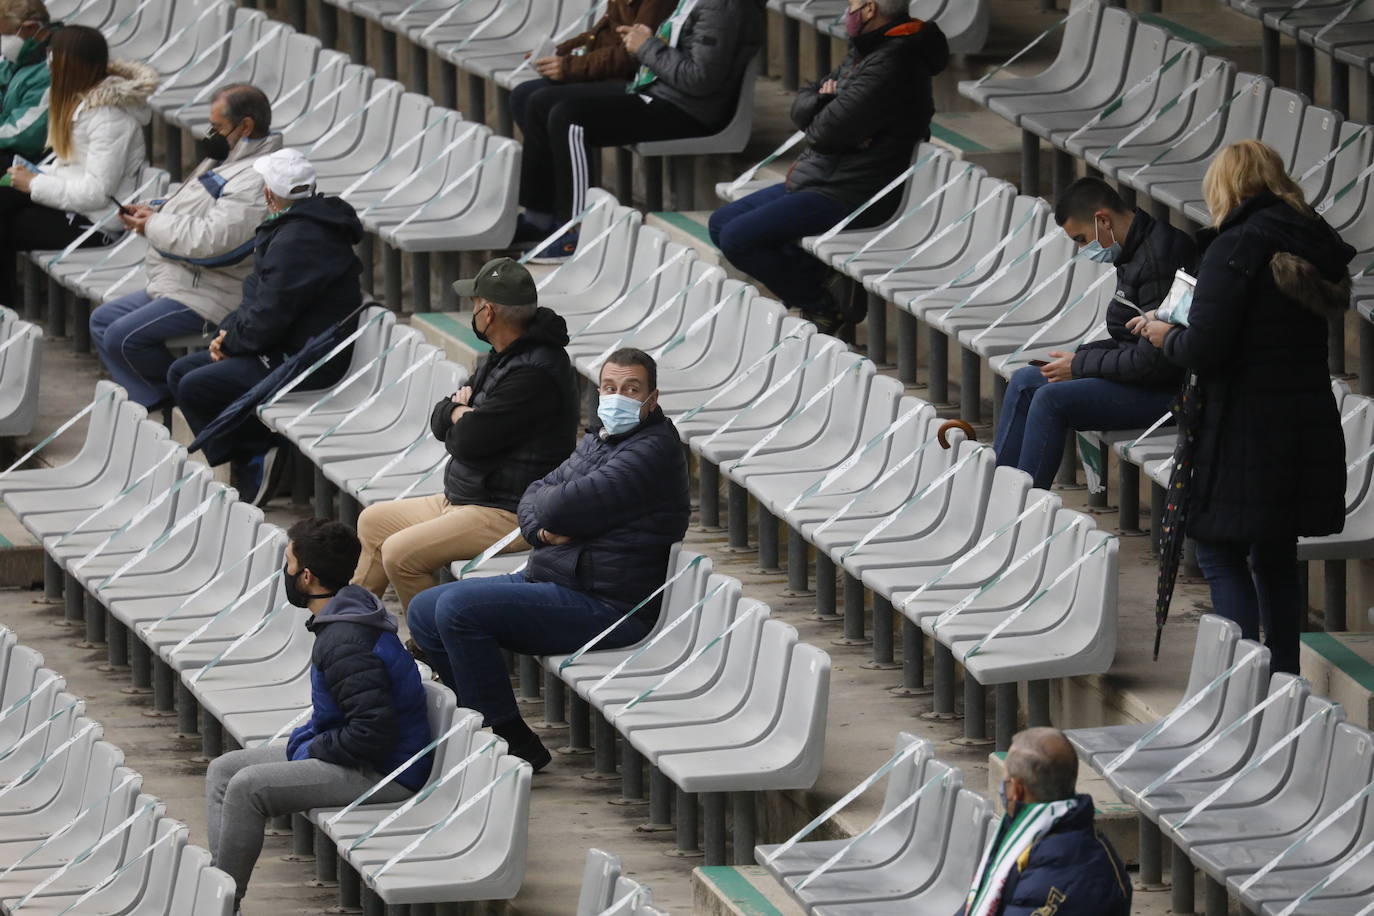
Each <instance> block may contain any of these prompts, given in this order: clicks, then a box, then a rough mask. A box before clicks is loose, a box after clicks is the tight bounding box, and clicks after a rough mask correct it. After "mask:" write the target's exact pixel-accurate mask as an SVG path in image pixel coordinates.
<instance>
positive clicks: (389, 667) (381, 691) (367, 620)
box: [286, 585, 433, 790]
mask: <svg viewBox="0 0 1374 916" xmlns="http://www.w3.org/2000/svg"><path fill="white" fill-rule="evenodd" d="M305 626H306V629H308V630H310V632H311V633H314V634H315V645H314V648H312V649H311V651H310V704H311V713H310V721H309V722H307V723H306V724H304V725H302V726H300V727H299V728H297V729H296V730H295V731H293V732H292V733H291V739H290V740H289V741H288V742H287V745H286V755H287V758H288V759H290V760H305V759H308V758H311V757H313V758H315V759H316V760H324V761H326V762H328V763H336V764H338V765H339V766H345V767H349V768H350V769H355V770H363V771H370V772H372V773H375V774H377V775H378V776H384V775H386V774H387V773H390V772H391V771H392V770H394V769H395V768H396V767H398V766H400V765H401V764H402V763H404V762H405V761H406V760H408V759H409V758H410V757H412V756H414V755H415V754H416V753H417V752H418V751H419V750H420V749H421V748H423V747H424V746H425V745H426V744H428V743H429V741H430V738H431V737H432V736H431V735H430V733H429V716H428V713H427V712H426V708H425V706H426V704H425V691H424V687H423V686H422V685H421V683H420V672H419V669H417V668H416V667H415V659H414V657H413V656H412V655H411V654H410V653H409V652H407V651H406V649H405V647H404V646H403V645H401V640H400V639H399V638H398V637H397V636H396V618H395V617H393V616H392V615H391V613H390V612H388V611H387V609H386V607H385V606H384V605H383V604H382V602H381V600H380V599H379V598H377V596H375V595H373V594H372V593H371V592H369V591H368V590H367V589H365V588H363V587H362V586H360V585H348V586H345V587H344V588H342V589H340V590H339V593H338V594H337V595H335V596H334V597H333V598H331V599H330V600H329V603H328V604H327V605H325V607H324V609H323V610H321V611H320V613H319V614H317V615H315V616H313V617H311V618H310V619H309V620H307V621H306V622H305ZM432 764H433V755H432V754H426V755H425V756H424V757H422V758H420V759H419V760H417V761H416V762H415V763H413V764H411V765H410V766H409V767H407V768H406V769H405V770H403V771H402V772H401V775H400V776H397V777H396V782H398V783H400V784H401V785H403V786H405V787H406V788H408V789H411V790H415V789H418V788H420V787H421V786H422V785H424V783H425V780H426V779H428V778H429V770H430V767H431V765H432Z"/></svg>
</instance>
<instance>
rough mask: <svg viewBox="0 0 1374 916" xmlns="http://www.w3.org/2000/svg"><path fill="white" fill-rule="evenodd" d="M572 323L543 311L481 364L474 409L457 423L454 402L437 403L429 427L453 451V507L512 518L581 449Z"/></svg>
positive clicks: (448, 490) (448, 488)
mask: <svg viewBox="0 0 1374 916" xmlns="http://www.w3.org/2000/svg"><path fill="white" fill-rule="evenodd" d="M567 345H568V325H567V322H565V321H564V320H563V318H562V316H560V315H559V314H558V313H556V312H554V311H552V310H550V309H546V308H541V309H539V310H538V311H536V312H535V314H534V320H533V321H532V322H530V326H529V328H527V329H526V331H525V333H524V334H522V335H520V337H519V338H518V339H517V340H515V341H514V342H513V343H511V345H510V346H508V347H506V349H504V350H502V351H501V352H499V353H498V352H496V351H495V350H493V351H492V352H491V353H490V354H488V355H487V356H486V358H485V359H483V361H482V365H481V367H480V368H478V370H477V373H476V374H475V375H474V376H473V378H472V381H471V382H470V386H471V388H472V399H471V401H470V402H469V403H470V406H471V407H472V410H470V411H468V412H467V413H465V414H463V415H462V416H461V417H459V418H458V422H457V423H454V422H453V407H454V405H453V401H452V400H450V399H449V398H444V399H443V400H442V401H440V402H439V403H438V404H435V405H434V413H433V415H432V416H431V417H430V429H431V430H432V431H433V433H434V436H435V438H437V439H439V440H440V441H441V442H443V443H444V445H445V447H446V448H447V449H448V453H449V460H448V466H447V467H445V468H444V496H445V497H446V498H447V499H448V501H449V504H450V505H453V506H491V507H493V508H496V509H505V510H506V511H507V512H514V511H515V509H516V507H517V506H518V505H519V504H520V497H521V496H523V495H524V493H525V489H526V488H527V487H528V486H529V485H530V484H531V483H533V482H534V481H536V480H538V479H539V478H541V477H543V476H544V475H545V474H547V473H549V472H550V471H552V470H553V469H554V468H556V467H558V465H559V464H560V463H562V461H563V459H565V458H567V457H568V454H569V453H570V452H571V451H572V450H573V448H574V447H575V446H576V445H577V418H578V413H579V405H578V403H577V386H576V383H575V379H574V374H573V368H572V362H571V361H570V360H569V359H568V351H567V350H565V349H564V347H566V346H567Z"/></svg>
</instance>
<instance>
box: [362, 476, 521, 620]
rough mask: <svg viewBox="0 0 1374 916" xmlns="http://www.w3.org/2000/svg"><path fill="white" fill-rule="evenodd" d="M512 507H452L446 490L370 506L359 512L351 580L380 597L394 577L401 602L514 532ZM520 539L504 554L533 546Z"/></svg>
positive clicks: (509, 546) (404, 601) (404, 603)
mask: <svg viewBox="0 0 1374 916" xmlns="http://www.w3.org/2000/svg"><path fill="white" fill-rule="evenodd" d="M516 524H517V519H516V517H515V513H514V512H507V511H506V510H505V509H493V508H491V507H489V506H452V505H449V502H448V500H447V499H445V498H444V495H443V494H442V493H436V494H435V495H433V496H418V497H415V498H414V499H400V500H393V501H391V502H384V503H377V504H376V505H374V506H368V507H367V508H366V509H364V510H363V512H362V515H360V516H359V517H358V540H360V541H362V544H363V552H362V556H361V557H359V558H358V570H357V572H356V573H354V574H353V584H354V585H361V586H362V587H363V588H366V589H367V590H368V591H370V592H372V593H373V594H374V595H377V596H378V597H381V594H382V592H384V591H386V585H387V583H388V582H390V583H391V584H392V585H393V586H395V587H396V594H397V595H398V596H399V597H400V599H401V605H402V607H408V606H409V605H410V599H411V598H414V597H415V596H416V595H418V594H419V593H420V592H422V591H424V590H425V589H427V588H432V587H433V586H434V584H435V579H434V574H435V573H436V572H438V571H439V570H440V569H442V568H443V567H444V566H447V565H448V564H449V563H452V562H454V561H455V560H470V559H472V558H473V557H475V556H477V555H478V554H479V553H481V552H482V551H484V550H486V549H487V548H488V547H490V546H491V545H492V544H495V543H496V542H497V541H499V540H500V539H501V538H503V537H505V536H506V535H507V534H509V533H510V531H511V529H512V528H514V527H515V526H516ZM529 549H530V547H529V545H528V544H526V543H525V539H524V538H520V537H518V538H516V539H515V540H514V541H512V542H511V543H510V544H508V545H507V546H506V548H505V550H503V551H501V552H502V553H510V552H511V551H518V550H529Z"/></svg>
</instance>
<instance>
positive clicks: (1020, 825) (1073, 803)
mask: <svg viewBox="0 0 1374 916" xmlns="http://www.w3.org/2000/svg"><path fill="white" fill-rule="evenodd" d="M1077 784H1078V756H1077V755H1076V754H1075V753H1074V750H1073V745H1072V744H1070V743H1069V740H1068V739H1067V738H1065V737H1064V733H1063V732H1061V731H1059V730H1058V729H1054V728H1028V729H1026V730H1025V731H1023V732H1020V733H1019V734H1017V735H1016V736H1015V737H1013V738H1012V741H1011V748H1010V750H1008V751H1007V778H1006V780H1005V781H1004V782H1003V783H1002V803H1003V805H1004V806H1005V807H1006V815H1005V816H1004V817H1003V818H1002V823H1001V824H1000V825H999V826H998V828H997V836H996V838H995V839H994V841H993V843H992V845H991V846H990V847H988V850H987V852H986V853H984V856H983V861H982V863H981V864H980V865H979V866H978V871H977V872H975V874H974V879H973V887H972V888H971V889H970V890H969V893H968V900H967V902H966V903H965V904H964V907H963V909H961V910H960V911H959V916H1041V914H1053V916H1130V913H1131V879H1130V877H1129V876H1128V875H1127V874H1126V866H1125V865H1123V864H1122V862H1121V858H1120V857H1119V856H1118V855H1117V854H1116V850H1115V849H1113V848H1112V844H1111V843H1110V842H1108V840H1107V838H1106V837H1104V836H1103V835H1102V834H1100V833H1098V831H1097V828H1096V826H1094V824H1093V800H1092V797H1091V796H1088V795H1079V794H1077Z"/></svg>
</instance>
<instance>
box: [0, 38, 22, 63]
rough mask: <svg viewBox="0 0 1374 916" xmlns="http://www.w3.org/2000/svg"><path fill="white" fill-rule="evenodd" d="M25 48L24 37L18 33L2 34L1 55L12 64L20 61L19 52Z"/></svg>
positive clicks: (0, 41) (0, 39)
mask: <svg viewBox="0 0 1374 916" xmlns="http://www.w3.org/2000/svg"><path fill="white" fill-rule="evenodd" d="M22 50H24V39H22V38H20V37H19V36H18V35H0V57H3V58H4V59H5V60H7V61H9V62H10V63H12V64H17V63H19V52H20V51H22Z"/></svg>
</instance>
